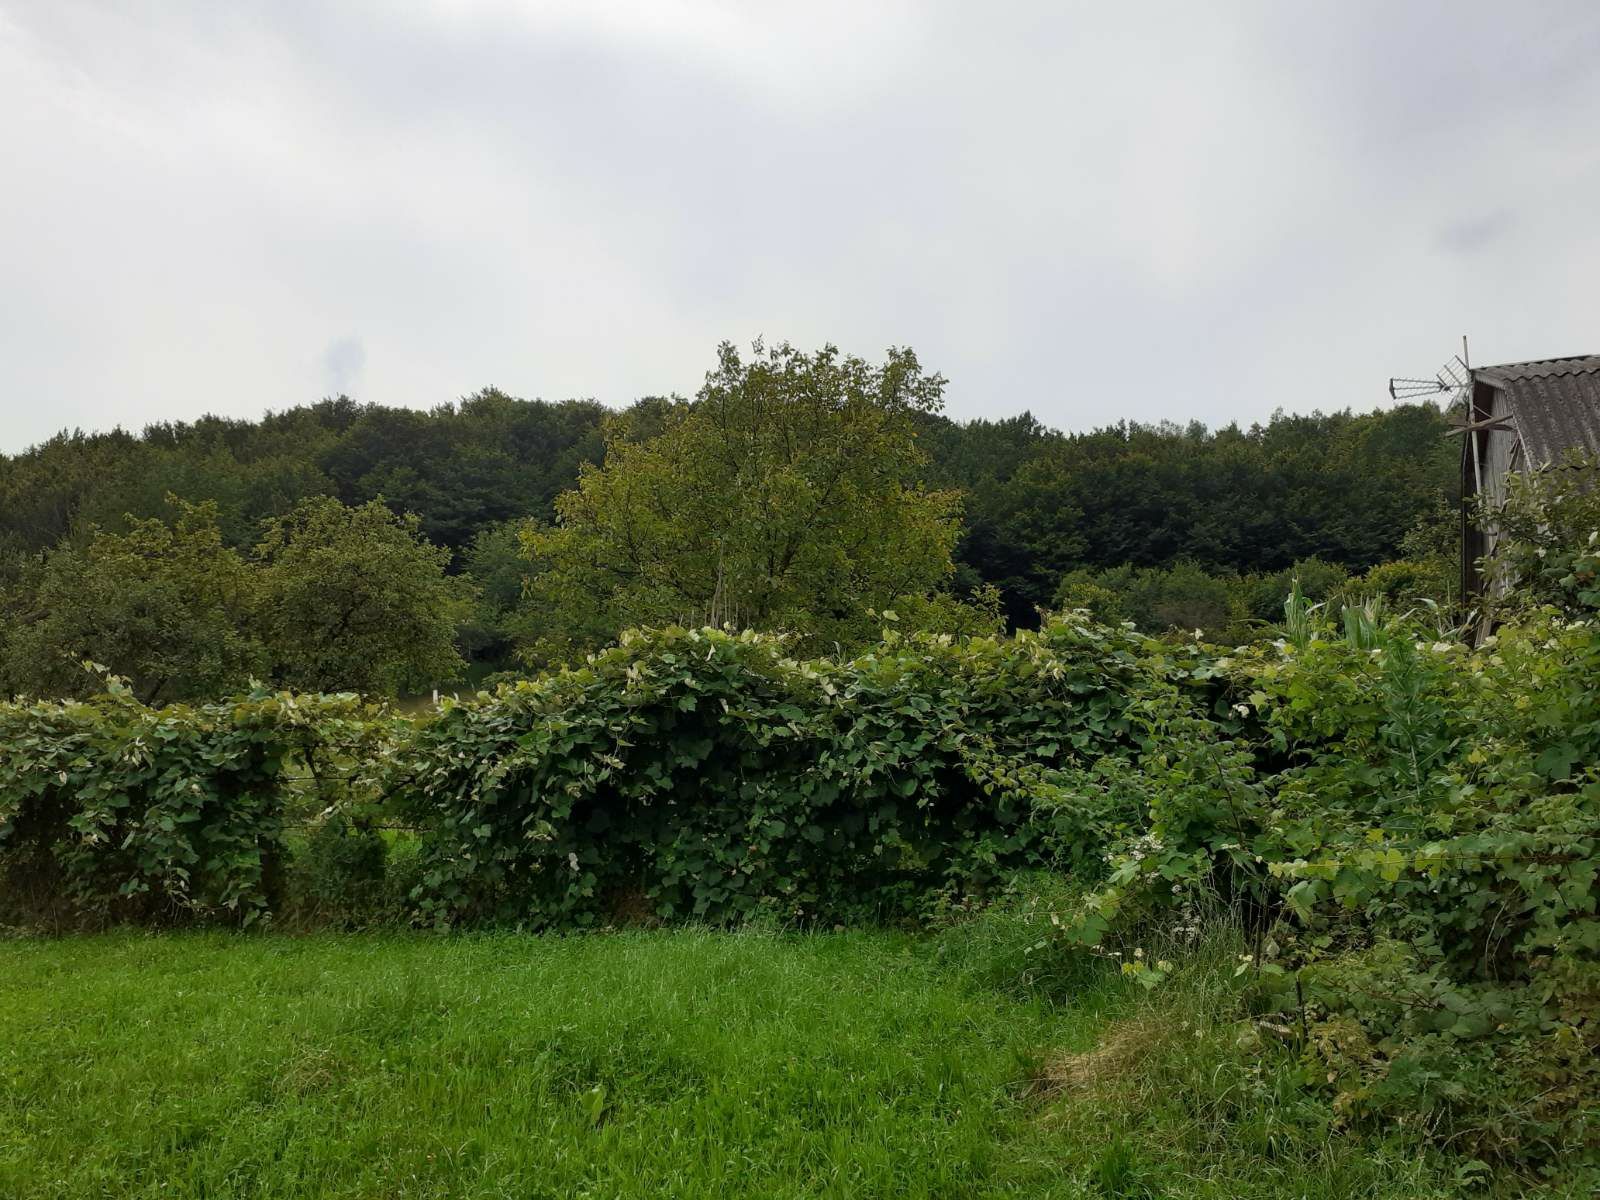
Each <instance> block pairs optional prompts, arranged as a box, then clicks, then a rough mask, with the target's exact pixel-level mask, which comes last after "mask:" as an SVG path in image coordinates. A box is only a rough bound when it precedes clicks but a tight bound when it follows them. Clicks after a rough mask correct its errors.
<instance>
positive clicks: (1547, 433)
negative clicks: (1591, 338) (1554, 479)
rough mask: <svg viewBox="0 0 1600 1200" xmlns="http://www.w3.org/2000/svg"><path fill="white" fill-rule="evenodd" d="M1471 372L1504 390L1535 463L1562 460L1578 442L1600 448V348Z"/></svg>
mask: <svg viewBox="0 0 1600 1200" xmlns="http://www.w3.org/2000/svg"><path fill="white" fill-rule="evenodd" d="M1472 373H1473V375H1474V376H1475V377H1476V378H1478V379H1480V380H1482V381H1483V382H1484V383H1488V384H1492V385H1493V386H1495V387H1497V388H1500V389H1501V390H1502V391H1503V392H1504V393H1505V396H1506V401H1507V403H1508V404H1509V405H1510V407H1511V415H1512V416H1513V417H1514V418H1515V419H1516V422H1517V432H1518V433H1519V434H1520V435H1521V437H1522V446H1523V450H1524V452H1525V453H1526V455H1527V457H1528V461H1529V462H1530V463H1531V464H1533V465H1536V466H1546V465H1548V464H1549V463H1552V462H1558V461H1560V459H1561V456H1562V455H1563V454H1565V453H1566V452H1567V451H1568V450H1570V449H1573V448H1574V447H1576V448H1579V449H1582V450H1586V451H1588V452H1589V453H1590V454H1600V354H1584V355H1578V356H1575V357H1573V358H1547V359H1541V360H1539V361H1537V362H1521V363H1503V364H1502V365H1500V366H1497V367H1478V368H1476V369H1475V370H1474V371H1473V372H1472Z"/></svg>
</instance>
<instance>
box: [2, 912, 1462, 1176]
mask: <svg viewBox="0 0 1600 1200" xmlns="http://www.w3.org/2000/svg"><path fill="white" fill-rule="evenodd" d="M953 946H954V948H955V952H954V953H952V947H953ZM974 953H976V952H975V951H973V950H972V948H971V947H970V946H969V947H966V948H963V947H962V946H961V945H959V944H957V943H955V942H952V941H951V940H950V939H948V938H946V939H943V940H941V939H938V938H916V937H912V936H910V935H900V934H892V933H883V932H851V933H839V934H825V935H768V934H760V933H738V934H729V933H720V934H719V933H710V932H704V931H692V930H691V931H676V932H648V933H647V932H640V933H613V934H599V935H590V936H584V937H567V938H560V937H533V936H511V935H502V936H492V937H491V936H485V937H469V936H457V937H436V936H424V935H416V936H406V935H381V936H380V935H370V936H369V935H336V934H330V935H319V936H307V937H291V936H285V935H266V936H229V935H218V934H205V935H167V936H146V935H138V934H127V935H108V936H101V937H75V938H68V939H63V940H10V941H0V1196H4V1197H7V1198H10V1197H29V1198H32V1197H40V1198H44V1197H88V1196H96V1197H102V1196H103V1197H112V1196H115V1197H155V1196H161V1197H190V1196H193V1197H199V1196H205V1197H232V1196H239V1197H246V1196H249V1197H281V1196H304V1197H346V1196H361V1197H410V1196H452V1197H455V1196H461V1197H468V1196H472V1197H479V1196H505V1197H519V1198H528V1197H546V1196H548V1197H573V1196H596V1197H612V1196H639V1197H645V1196H649V1197H659V1196H675V1197H676V1196H683V1197H688V1196H696V1197H699V1196H705V1197H712V1196H717V1197H729V1196H734V1197H736V1196H774V1197H780V1196H783V1197H787V1196H795V1197H798V1196H839V1197H868V1196H883V1197H890V1196H893V1197H917V1196H938V1197H963V1196H972V1197H986V1196H1027V1197H1049V1196H1147V1197H1155V1196H1171V1197H1186V1196H1207V1197H1234V1196H1262V1197H1268V1196H1270V1197H1300V1196H1312V1197H1328V1198H1331V1197H1357V1196H1371V1197H1378V1196H1384V1197H1390V1196H1392V1197H1407V1198H1408V1200H1409V1198H1411V1197H1417V1196H1423V1195H1447V1194H1450V1193H1449V1192H1448V1191H1443V1190H1438V1188H1439V1185H1438V1183H1437V1180H1436V1177H1435V1176H1433V1175H1431V1174H1429V1173H1428V1168H1426V1167H1424V1166H1422V1165H1419V1164H1418V1162H1417V1158H1416V1155H1415V1154H1414V1153H1411V1154H1406V1153H1404V1152H1402V1151H1395V1152H1390V1151H1387V1150H1384V1149H1383V1148H1382V1147H1379V1146H1375V1145H1371V1144H1356V1143H1354V1142H1353V1141H1352V1142H1350V1143H1346V1142H1345V1141H1342V1140H1341V1139H1340V1138H1339V1137H1338V1136H1337V1135H1327V1134H1325V1133H1317V1132H1315V1131H1311V1132H1308V1129H1309V1126H1307V1125H1306V1124H1305V1122H1304V1121H1303V1120H1302V1119H1301V1118H1300V1117H1298V1116H1296V1115H1295V1113H1294V1112H1292V1111H1290V1110H1289V1109H1286V1108H1282V1107H1280V1106H1278V1105H1275V1104H1273V1103H1271V1102H1263V1101H1261V1100H1259V1098H1257V1099H1252V1098H1251V1095H1247V1094H1246V1093H1244V1092H1241V1091H1239V1090H1238V1089H1237V1088H1236V1087H1235V1086H1234V1085H1233V1084H1231V1083H1227V1084H1225V1085H1217V1086H1216V1087H1215V1088H1212V1084H1209V1083H1207V1084H1204V1087H1207V1088H1212V1091H1210V1092H1206V1093H1205V1094H1206V1096H1207V1097H1208V1098H1207V1099H1206V1102H1205V1104H1204V1105H1199V1106H1197V1105H1196V1103H1195V1102H1194V1101H1193V1100H1192V1098H1185V1097H1184V1096H1183V1095H1181V1094H1179V1093H1178V1092H1173V1093H1171V1094H1170V1095H1165V1096H1163V1094H1162V1092H1161V1089H1159V1088H1158V1089H1146V1091H1145V1092H1142V1093H1141V1092H1138V1091H1137V1090H1136V1089H1133V1090H1129V1089H1122V1088H1121V1087H1120V1085H1119V1084H1118V1083H1117V1081H1116V1080H1115V1079H1113V1080H1112V1081H1111V1085H1110V1088H1109V1090H1108V1089H1107V1088H1106V1087H1104V1086H1100V1085H1099V1084H1097V1085H1096V1086H1094V1087H1087V1088H1075V1087H1072V1086H1056V1087H1046V1086H1041V1082H1040V1081H1041V1080H1043V1079H1047V1078H1050V1077H1051V1066H1050V1064H1051V1063H1052V1062H1061V1061H1065V1062H1067V1063H1069V1064H1070V1063H1071V1062H1072V1061H1074V1060H1072V1059H1071V1058H1070V1057H1068V1058H1067V1059H1065V1060H1062V1059H1061V1058H1060V1056H1062V1055H1068V1056H1070V1055H1072V1054H1073V1053H1075V1052H1083V1051H1091V1050H1093V1048H1095V1047H1096V1046H1100V1045H1103V1044H1104V1043H1106V1041H1107V1039H1108V1038H1111V1037H1114V1036H1117V1031H1119V1030H1121V1031H1122V1033H1121V1037H1122V1040H1123V1042H1125V1043H1128V1045H1127V1046H1126V1047H1125V1049H1124V1052H1123V1055H1122V1057H1123V1058H1124V1059H1127V1060H1128V1061H1127V1062H1126V1063H1125V1064H1124V1065H1123V1066H1122V1067H1119V1068H1118V1069H1119V1070H1127V1071H1131V1072H1134V1073H1135V1074H1136V1073H1137V1072H1138V1071H1139V1070H1140V1069H1141V1068H1140V1067H1139V1065H1138V1057H1139V1052H1140V1051H1141V1049H1142V1047H1141V1045H1140V1044H1139V1042H1140V1038H1139V1037H1137V1036H1136V1037H1134V1038H1132V1039H1131V1040H1130V1038H1129V1037H1128V1033H1127V1031H1128V1030H1129V1029H1133V1030H1138V1029H1139V1028H1141V1027H1140V1026H1138V1025H1137V1024H1129V1021H1130V1013H1131V1012H1132V1009H1131V1007H1130V1006H1132V1005H1134V1004H1136V1003H1137V1001H1136V1000H1135V999H1134V998H1133V997H1132V996H1131V995H1130V994H1129V993H1128V992H1127V991H1126V990H1125V988H1124V987H1123V985H1121V984H1120V983H1119V982H1117V981H1114V980H1110V979H1108V980H1105V981H1102V982H1099V983H1091V984H1086V985H1084V987H1083V988H1082V989H1080V991H1079V992H1078V994H1077V995H1076V996H1075V997H1074V998H1073V999H1071V1000H1069V1001H1068V1002H1066V1003H1057V1004H1051V1003H1049V1002H1047V1001H1046V1000H1044V999H1043V998H1040V997H1039V996H1037V995H1030V994H1028V993H1026V992H1021V991H1007V990H1005V989H1000V988H996V987H993V986H990V985H989V984H988V983H987V982H985V980H984V978H983V972H982V971H981V970H979V969H975V968H974V966H973V962H972V957H973V954H974ZM979 965H980V966H981V964H979ZM1167 1003H1169V1005H1170V1004H1171V1003H1172V1002H1170V1001H1169V1002H1167ZM1174 1011H1175V1010H1174ZM1145 1020H1147V1021H1148V1020H1149V1018H1148V1017H1146V1018H1145ZM1145 1028H1153V1026H1148V1025H1147V1026H1145ZM1151 1036H1152V1037H1153V1036H1154V1035H1151ZM1185 1036H1187V1034H1185ZM1195 1036H1197V1037H1198V1036H1200V1035H1199V1034H1196V1035H1195ZM1164 1053H1166V1055H1167V1057H1168V1058H1169V1059H1170V1057H1171V1054H1172V1052H1171V1051H1170V1050H1169V1051H1166V1052H1164ZM1083 1061H1084V1062H1092V1061H1100V1060H1095V1059H1092V1058H1085V1059H1084V1060H1083ZM1242 1069H1245V1070H1248V1067H1247V1066H1246V1067H1244V1068H1242ZM1196 1070H1197V1072H1198V1076H1197V1077H1203V1078H1210V1076H1207V1075H1206V1071H1207V1070H1211V1068H1209V1067H1205V1066H1204V1065H1201V1066H1198V1067H1197V1068H1196ZM1212 1073H1213V1074H1215V1071H1214V1070H1213V1071H1212ZM1057 1074H1058V1075H1061V1074H1062V1073H1061V1072H1057ZM1071 1074H1072V1072H1071V1071H1070V1070H1069V1071H1066V1072H1065V1074H1064V1076H1063V1077H1064V1078H1067V1079H1068V1081H1069V1082H1070V1077H1071ZM1130 1097H1131V1099H1130Z"/></svg>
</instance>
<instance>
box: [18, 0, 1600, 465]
mask: <svg viewBox="0 0 1600 1200" xmlns="http://www.w3.org/2000/svg"><path fill="white" fill-rule="evenodd" d="M1596 50H1600V12H1597V11H1596V10H1595V9H1594V8H1593V6H1591V5H1587V4H1570V5H1554V4H1552V5H1547V6H1541V7H1540V8H1539V9H1538V10H1535V11H1534V12H1532V13H1529V12H1518V13H1511V12H1510V11H1509V10H1506V9H1505V8H1504V7H1503V6H1501V5H1497V4H1488V3H1485V4H1475V5H1452V6H1450V8H1449V10H1448V19H1445V14H1444V12H1443V10H1441V9H1439V8H1438V6H1431V5H1422V4H1406V5H1395V4H1382V5H1377V4H1349V5H1340V6H1337V7H1333V6H1330V7H1328V8H1317V9H1313V8H1307V7H1302V6H1294V7H1293V8H1292V9H1291V8H1290V7H1288V6H1281V5H1275V4H1250V5H1240V6H1235V7H1232V8H1229V9H1227V10H1218V9H1216V8H1211V7H1201V6H1194V5H1190V4H1166V5H1154V6H1151V5H1145V6H1138V7H1133V6H1109V5H1101V4H1087V3H1080V4H1070V5H1063V4H1057V3H1037V4H1023V3H1018V4H1011V5H1005V6H980V5H972V4H967V3H962V2H956V0H951V2H949V3H942V4H933V3H919V4H909V3H907V4H899V3H896V4H888V3H884V4H859V3H855V4H843V3H839V4H825V5H819V4H808V5H785V6H778V5H771V6H768V5H752V4H747V3H731V2H729V3H711V2H705V3H694V2H691V0H673V2H671V3H664V2H660V0H637V2H635V3H629V4H603V3H592V2H586V0H560V2H557V3H544V4H524V3H511V2H510V0H503V2H499V0H477V2H473V0H462V2H455V3H446V2H444V0H439V2H436V3H433V4H414V5H398V4H393V3H388V2H385V3H381V4H380V3H377V2H375V0H373V2H370V3H364V4H357V3H338V4H335V3H310V2H306V3H300V4H291V3H274V4H271V5H265V6H235V5H213V4H206V3H200V2H199V0H196V2H195V3H193V4H190V5H188V6H184V5H181V4H177V5H164V6H149V7H146V6H138V7H131V6H123V5H113V4H103V5H102V4H92V3H83V2H81V0H39V2H38V3H35V4H27V5H16V4H12V5H10V6H9V7H7V6H5V0H0V144H3V145H4V146H5V147H6V152H7V160H6V164H5V172H6V175H5V180H4V186H0V278H3V280H4V286H0V448H4V449H16V448H18V447H20V446H22V445H24V444H26V443H28V442H31V441H34V440H37V439H39V438H41V437H44V436H47V435H48V434H49V433H50V432H52V431H53V430H54V429H56V428H58V427H60V426H62V425H74V424H76V425H83V426H86V427H103V426H106V425H109V424H111V423H113V422H118V421H120V422H122V423H125V424H128V425H133V426H138V425H140V424H142V423H143V422H145V421H149V420H154V419H158V418H183V417H193V416H195V415H198V414H199V413H201V412H204V411H208V410H216V411H225V412H228V413H232V414H238V415H251V414H255V413H258V412H259V411H260V410H262V409H264V408H267V407H278V408H281V407H284V406H287V405H290V404H294V403H297V402H301V401H306V400H311V399H315V398H316V397H317V396H319V395H321V394H324V393H325V392H327V391H330V390H337V389H336V383H337V387H341V388H342V387H345V386H346V385H345V383H343V382H338V381H341V380H346V381H348V386H349V387H352V388H354V389H355V390H356V392H357V394H358V395H359V397H360V398H362V399H370V400H378V401H381V402H385V403H392V404H410V405H418V406H424V405H430V404H434V403H437V402H439V401H441V400H445V399H449V398H452V397H454V396H457V395H460V394H463V393H466V392H469V391H472V390H475V389H476V388H478V387H480V386H483V385H485V384H488V383H494V384H497V385H499V386H501V387H503V388H506V389H507V390H510V391H513V392H516V393H519V394H525V395H543V396H546V397H560V396H567V395H594V396H597V397H598V398H600V399H603V400H606V401H608V402H611V403H619V404H620V403H626V402H627V401H629V400H630V399H632V398H633V397H635V396H637V395H640V394H644V393H648V392H659V391H664V390H674V389H675V390H679V391H692V390H693V389H694V388H695V386H696V385H697V384H698V381H699V378H700V375H701V373H702V372H703V371H704V370H705V368H706V367H707V366H709V365H710V362H711V356H712V348H713V346H714V344H715V343H716V342H717V341H718V340H720V339H722V338H725V337H728V338H734V339H735V340H747V339H748V338H750V337H753V336H755V335H756V334H765V335H766V336H768V337H769V338H789V339H792V340H794V341H797V342H800V343H808V344H814V343H817V342H820V341H822V340H825V339H831V340H835V341H838V342H840V343H841V344H843V345H844V346H845V347H846V348H848V349H851V350H854V351H857V352H860V353H865V354H873V353H877V352H879V351H881V350H882V348H883V347H884V346H886V345H888V344H891V343H893V344H905V343H908V344H911V345H913V346H915V347H916V348H917V350H918V351H919V353H920V354H921V355H922V357H923V359H924V361H925V362H927V363H928V364H929V365H930V366H933V367H935V368H938V369H941V370H943V371H944V372H945V373H946V374H947V375H948V376H949V377H950V379H951V387H950V391H949V397H950V403H951V409H952V411H953V412H955V413H956V414H957V415H976V414H979V413H988V414H1002V413H1010V412H1015V411H1018V410H1020V409H1022V408H1024V407H1028V408H1031V409H1033V411H1034V412H1035V413H1037V414H1039V415H1040V416H1041V417H1043V419H1045V420H1047V421H1050V422H1052V423H1056V424H1059V425H1064V426H1069V427H1084V426H1088V425H1092V424H1096V423H1099V422H1103V421H1106V420H1111V419H1116V418H1120V417H1124V416H1128V417H1136V418H1140V419H1157V418H1160V417H1170V418H1173V419H1178V420H1186V419H1189V418H1191V417H1197V418H1200V419H1203V420H1207V421H1210V422H1213V423H1214V422H1218V421H1222V420H1226V419H1231V418H1240V419H1245V420H1249V419H1254V418H1258V417H1262V416H1264V415H1265V414H1266V413H1268V412H1270V411H1271V409H1272V408H1274V407H1277V406H1279V405H1283V406H1286V407H1290V408H1298V409H1306V408H1310V407H1313V406H1322V407H1335V406H1344V405H1347V404H1349V405H1356V406H1371V405H1373V404H1376V403H1378V402H1379V400H1380V399H1381V398H1382V395H1383V384H1384V380H1385V378H1386V377H1387V376H1388V375H1389V374H1391V373H1420V372H1423V371H1427V370H1429V369H1431V368H1432V366H1433V365H1434V364H1435V362H1436V361H1437V360H1442V359H1443V358H1444V357H1445V356H1446V355H1447V354H1449V353H1450V352H1451V351H1452V350H1453V349H1454V347H1455V346H1456V344H1457V341H1456V339H1457V338H1458V336H1459V334H1460V333H1461V332H1462V331H1468V332H1471V333H1472V335H1473V337H1474V346H1475V348H1481V351H1482V353H1481V354H1479V353H1478V349H1475V357H1479V358H1480V360H1482V361H1487V360H1488V359H1490V358H1495V359H1510V358H1515V357H1520V356H1532V355H1540V354H1551V353H1575V352H1582V351H1587V350H1593V349H1597V348H1600V345H1597V343H1596V340H1595V339H1596V337H1600V335H1597V334H1596V333H1595V332H1594V331H1595V330H1596V329H1597V328H1600V321H1597V320H1596V318H1597V317H1600V297H1597V296H1596V294H1595V292H1594V289H1593V286H1592V279H1593V278H1594V272H1595V268H1596V265H1597V262H1596V259H1597V256H1600V227H1597V226H1595V223H1594V222H1593V219H1592V214H1593V212H1594V211H1596V210H1597V209H1600V144H1597V143H1596V142H1595V139H1594V138H1593V134H1592V131H1593V130H1594V129H1595V128H1600V75H1597V74H1596V73H1595V72H1593V71H1592V70H1589V69H1588V68H1587V64H1588V63H1590V62H1592V61H1593V57H1594V54H1595V52H1596ZM352 330H359V342H357V343H354V344H356V345H358V346H359V348H360V350H361V352H362V356H363V358H362V362H361V363H359V364H358V365H357V366H355V367H354V368H352V367H350V366H349V365H348V363H349V360H348V359H341V360H340V361H341V362H342V363H344V364H345V365H343V366H340V367H337V368H335V367H334V365H333V364H332V362H331V360H330V358H329V354H330V347H332V346H333V345H334V344H336V343H337V342H338V341H339V340H340V339H346V338H355V337H356V336H357V335H355V334H353V333H351V331H352Z"/></svg>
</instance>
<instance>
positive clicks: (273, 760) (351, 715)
mask: <svg viewBox="0 0 1600 1200" xmlns="http://www.w3.org/2000/svg"><path fill="white" fill-rule="evenodd" d="M388 731H389V725H388V723H387V722H386V721H385V720H383V719H381V715H380V714H379V713H378V712H377V710H374V709H371V708H367V707H364V706H363V705H362V704H361V702H360V701H359V700H357V699H356V698H355V697H353V696H343V697H340V696H327V697H293V696H289V695H285V694H278V695H270V694H264V693H263V694H257V695H253V696H251V697H248V698H245V699H241V700H235V701H227V702H221V703H212V704H206V705H201V706H196V707H192V708H191V707H186V706H172V707H167V708H149V707H146V706H145V705H142V704H140V703H138V702H137V701H136V700H135V699H134V698H133V697H132V696H131V695H129V694H128V691H127V688H126V686H125V685H124V684H123V683H122V682H121V681H119V680H116V679H114V678H113V679H111V680H110V681H109V684H108V691H107V693H106V694H105V695H104V696H102V697H100V698H98V699H96V700H94V701H91V702H87V703H79V702H67V703H63V704H51V703H43V702H41V703H36V704H5V703H0V924H12V923H17V924H46V925H60V924H67V925H74V924H91V925H98V924H106V923H110V922H115V921H123V920H138V921H147V922H153V923H166V922H173V921H188V920H196V919H220V920H224V921H227V922H231V923H239V924H249V923H251V922H253V921H255V920H257V919H258V918H260V917H262V916H264V915H266V914H268V913H270V912H271V911H272V910H273V909H274V908H276V907H277V906H278V905H279V904H280V902H281V901H282V899H283V890H282V889H283V870H284V867H285V813H286V810H287V809H288V808H289V807H291V806H292V805H293V803H294V797H295V796H296V795H298V794H299V792H300V791H302V790H304V788H305V787H306V786H307V785H308V781H313V780H315V778H316V777H317V775H319V774H326V773H329V772H335V771H337V770H339V767H338V764H340V763H343V764H346V766H347V767H348V764H350V763H351V762H360V761H363V760H365V759H366V758H367V756H369V755H376V754H377V753H378V752H379V750H380V747H381V743H382V742H383V740H384V739H385V738H386V737H387V736H388ZM319 764H320V765H319Z"/></svg>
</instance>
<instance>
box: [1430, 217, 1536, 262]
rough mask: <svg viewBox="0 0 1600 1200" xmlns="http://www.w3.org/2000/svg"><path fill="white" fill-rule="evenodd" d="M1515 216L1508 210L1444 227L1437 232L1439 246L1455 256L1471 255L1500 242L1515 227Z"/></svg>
mask: <svg viewBox="0 0 1600 1200" xmlns="http://www.w3.org/2000/svg"><path fill="white" fill-rule="evenodd" d="M1516 223H1517V215H1516V213H1514V212H1512V211H1511V210H1510V209H1509V208H1497V209H1494V210H1493V211H1491V212H1487V213H1484V214H1482V215H1481V216H1477V217H1473V218H1471V219H1470V220H1466V221H1459V222H1457V223H1456V224H1454V225H1446V226H1445V227H1444V228H1443V229H1441V230H1440V231H1439V238H1438V240H1439V244H1440V245H1441V246H1443V247H1444V248H1445V249H1446V250H1453V251H1455V252H1456V253H1457V254H1473V253H1475V252H1477V251H1479V250H1482V249H1484V248H1486V247H1488V246H1490V245H1493V244H1494V243H1495V242H1498V241H1500V240H1501V239H1502V238H1504V237H1505V236H1506V235H1507V234H1509V233H1510V232H1511V231H1512V229H1513V228H1515V227H1516Z"/></svg>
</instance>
